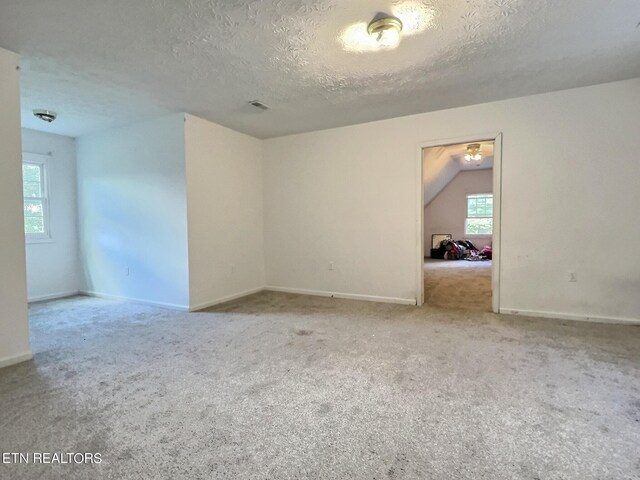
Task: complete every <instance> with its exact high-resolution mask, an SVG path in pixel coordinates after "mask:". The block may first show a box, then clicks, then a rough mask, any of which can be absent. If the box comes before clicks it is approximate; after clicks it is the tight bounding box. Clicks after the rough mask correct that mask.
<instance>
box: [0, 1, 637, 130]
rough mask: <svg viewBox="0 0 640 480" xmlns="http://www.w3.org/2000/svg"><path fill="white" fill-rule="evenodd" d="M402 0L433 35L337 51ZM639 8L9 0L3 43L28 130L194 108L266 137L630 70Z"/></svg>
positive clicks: (0, 12) (91, 126)
mask: <svg viewBox="0 0 640 480" xmlns="http://www.w3.org/2000/svg"><path fill="white" fill-rule="evenodd" d="M407 4H413V6H414V7H415V8H421V9H423V10H425V9H427V10H428V11H430V12H432V14H433V18H432V20H431V23H430V26H429V28H428V29H427V30H426V31H424V32H422V33H420V34H417V35H413V36H407V37H405V38H403V40H402V42H401V44H400V46H399V47H398V48H397V49H396V50H392V51H381V52H364V53H357V52H352V51H346V50H345V49H344V48H343V45H342V43H341V42H340V40H339V39H340V35H341V33H342V32H343V31H344V30H345V29H346V28H347V27H349V26H350V25H353V24H354V23H358V22H363V21H364V22H368V21H369V20H370V19H371V18H373V16H374V15H375V14H376V12H378V11H382V12H390V13H393V12H394V11H398V10H399V9H401V10H406V9H407ZM409 7H411V5H409ZM639 19H640V11H638V8H637V2H636V0H616V1H615V2H602V1H601V0H566V1H563V2H556V1H551V0H538V1H530V0H466V1H457V2H451V1H445V0H433V1H429V2H416V1H413V2H412V1H411V0H408V1H369V0H366V1H365V0H350V1H348V2H346V1H337V0H334V1H329V0H269V1H267V0H253V1H243V2H229V1H224V0H186V1H180V2H176V1H173V0H139V1H136V2H131V1H127V0H59V1H56V2H41V1H36V0H4V1H3V2H2V4H1V5H0V47H3V48H7V49H9V50H13V51H17V52H18V53H20V54H21V55H22V88H23V108H24V111H23V117H24V118H23V122H24V124H25V126H27V127H31V128H41V129H48V130H49V131H54V132H56V133H62V134H67V135H74V136H75V135H80V134H83V133H87V132H91V131H95V130H99V129H102V128H105V127H109V126H113V125H120V124H125V123H129V122H133V121H137V120H141V119H143V118H147V117H150V116H155V115H159V114H163V113H166V112H170V111H187V112H190V113H193V114H195V115H198V116H201V117H204V118H207V119H209V120H212V121H214V122H218V123H220V124H223V125H225V126H228V127H231V128H234V129H237V130H240V131H243V132H246V133H249V134H252V135H255V136H258V137H271V136H278V135H283V134H288V133H294V132H301V131H309V130H315V129H321V128H327V127H333V126H339V125H347V124H353V123H358V122H364V121H370V120H376V119H382V118H390V117H395V116H400V115H405V114H411V113H419V112H425V111H431V110H437V109H443V108H449V107H454V106H462V105H468V104H474V103H481V102H486V101H492V100H497V99H504V98H509V97H514V96H521V95H528V94H533V93H540V92H546V91H552V90H558V89H563V88H570V87H578V86H584V85H588V84H595V83H601V82H606V81H613V80H622V79H626V78H631V77H635V76H638V75H640V63H639V62H637V58H638V56H639V55H640V29H638V28H636V24H637V23H638V20H639ZM256 98H257V99H260V100H261V101H263V102H264V103H266V104H267V105H269V106H271V107H272V110H271V111H268V112H259V111H257V110H255V109H254V107H250V106H248V105H247V104H246V102H247V101H249V100H253V99H256ZM39 107H44V108H49V109H53V110H56V111H58V113H59V114H60V116H59V119H58V120H57V121H56V122H55V123H54V124H51V125H49V126H45V125H42V124H41V123H38V122H37V121H36V120H35V119H33V117H32V116H31V113H30V111H31V109H33V108H39Z"/></svg>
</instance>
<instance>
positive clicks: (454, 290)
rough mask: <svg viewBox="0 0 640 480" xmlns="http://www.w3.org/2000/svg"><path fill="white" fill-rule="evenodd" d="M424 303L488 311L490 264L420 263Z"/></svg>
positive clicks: (489, 262)
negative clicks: (422, 269)
mask: <svg viewBox="0 0 640 480" xmlns="http://www.w3.org/2000/svg"><path fill="white" fill-rule="evenodd" d="M424 302H425V304H427V305H431V306H434V307H442V308H457V309H463V310H477V311H483V312H490V311H491V260H488V261H480V262H469V261H466V260H440V259H435V258H425V259H424Z"/></svg>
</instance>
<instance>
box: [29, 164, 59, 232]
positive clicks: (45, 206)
mask: <svg viewBox="0 0 640 480" xmlns="http://www.w3.org/2000/svg"><path fill="white" fill-rule="evenodd" d="M22 163H23V164H28V165H37V166H38V167H40V175H41V185H42V196H41V197H33V198H37V199H40V200H42V218H43V222H44V232H43V233H26V232H25V234H24V238H25V241H26V243H46V242H52V241H53V238H52V237H51V210H50V208H49V205H50V202H51V196H50V189H49V155H40V154H37V153H27V152H23V154H22ZM23 189H24V179H23ZM24 200H25V199H24V197H23V202H22V203H23V215H24Z"/></svg>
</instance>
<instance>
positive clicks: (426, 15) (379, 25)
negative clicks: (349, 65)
mask: <svg viewBox="0 0 640 480" xmlns="http://www.w3.org/2000/svg"><path fill="white" fill-rule="evenodd" d="M393 3H394V5H393V6H392V7H391V13H390V14H384V13H379V14H378V15H376V16H375V18H374V19H373V20H372V21H371V22H370V23H365V22H357V23H353V24H351V25H349V26H348V27H346V28H345V29H344V30H343V31H342V33H341V34H340V36H339V38H338V40H339V41H340V42H341V43H342V47H343V49H344V50H346V51H348V52H354V53H363V52H375V51H380V50H389V49H391V48H393V47H395V46H396V45H397V44H398V42H399V41H400V32H402V37H403V38H404V37H410V36H413V35H417V34H419V33H422V32H424V31H425V30H427V29H429V28H432V27H433V26H434V18H435V15H436V11H435V10H434V9H433V8H432V7H429V6H426V5H424V2H420V1H418V0H406V1H404V2H401V3H397V2H393Z"/></svg>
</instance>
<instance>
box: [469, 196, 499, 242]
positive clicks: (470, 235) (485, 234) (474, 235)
mask: <svg viewBox="0 0 640 480" xmlns="http://www.w3.org/2000/svg"><path fill="white" fill-rule="evenodd" d="M478 195H486V196H491V198H492V199H493V193H492V192H486V193H468V194H467V196H466V198H465V200H466V201H465V204H464V217H465V218H464V235H465V237H492V236H493V207H492V208H491V212H492V215H491V216H489V217H469V197H476V196H478ZM470 218H471V219H478V218H490V219H491V233H467V227H468V225H469V219H470Z"/></svg>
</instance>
